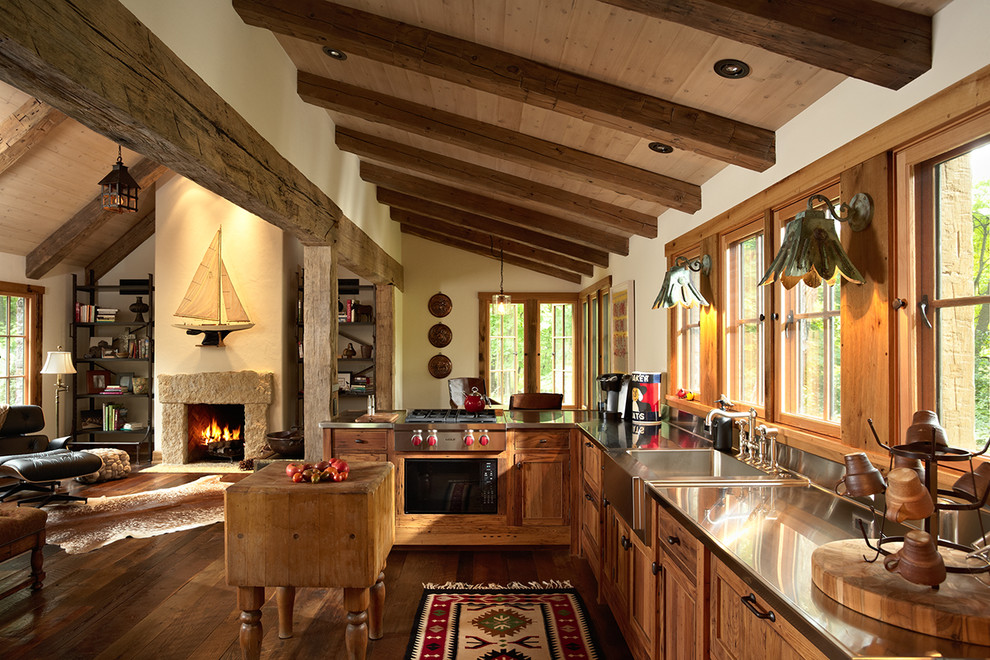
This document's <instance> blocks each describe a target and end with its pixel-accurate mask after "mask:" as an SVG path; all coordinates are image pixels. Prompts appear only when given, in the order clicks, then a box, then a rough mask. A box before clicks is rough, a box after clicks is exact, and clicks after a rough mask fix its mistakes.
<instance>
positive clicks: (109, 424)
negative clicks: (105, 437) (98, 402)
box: [103, 403, 127, 431]
mask: <svg viewBox="0 0 990 660" xmlns="http://www.w3.org/2000/svg"><path fill="white" fill-rule="evenodd" d="M126 419H127V408H124V407H123V406H121V405H118V404H116V403H105V404H103V430H104V431H119V430H120V429H121V428H123V426H124V421H125V420H126Z"/></svg>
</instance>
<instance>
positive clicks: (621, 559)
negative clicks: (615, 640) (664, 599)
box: [602, 507, 632, 620]
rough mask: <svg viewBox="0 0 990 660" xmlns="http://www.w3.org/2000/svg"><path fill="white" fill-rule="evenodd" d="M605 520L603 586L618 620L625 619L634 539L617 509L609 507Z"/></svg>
mask: <svg viewBox="0 0 990 660" xmlns="http://www.w3.org/2000/svg"><path fill="white" fill-rule="evenodd" d="M605 520H606V523H605V547H604V552H603V555H604V560H605V570H604V571H603V575H602V582H603V585H602V586H603V590H604V591H605V593H606V596H608V600H609V605H610V606H611V607H612V614H613V615H614V616H615V618H616V620H625V619H626V615H627V614H628V611H629V580H630V562H631V555H630V552H629V550H628V547H631V546H632V541H630V540H629V536H630V531H629V526H628V525H626V522H625V521H624V520H623V519H622V518H621V517H620V516H619V515H618V514H617V513H616V512H615V509H613V508H612V507H608V508H607V509H606V510H605Z"/></svg>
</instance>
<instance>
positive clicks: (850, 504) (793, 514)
mask: <svg viewBox="0 0 990 660" xmlns="http://www.w3.org/2000/svg"><path fill="white" fill-rule="evenodd" d="M579 426H580V428H582V430H584V432H585V433H586V434H587V435H588V436H590V437H591V438H592V439H594V440H595V441H596V442H597V443H598V444H599V445H601V447H602V448H603V449H605V450H606V451H607V452H608V453H609V455H610V457H612V458H613V459H614V460H616V462H618V463H619V464H620V465H622V466H623V467H627V468H628V469H630V470H632V471H637V470H638V469H639V468H638V466H637V465H636V464H635V460H634V459H633V458H632V457H630V456H629V454H627V453H626V450H627V449H630V448H634V447H637V446H639V447H642V446H644V440H645V439H646V438H648V437H649V436H644V435H642V434H634V433H633V430H632V428H631V425H629V424H621V423H615V422H612V421H602V422H586V423H583V424H579ZM655 428H656V433H657V435H656V436H655V437H654V439H652V440H650V441H649V442H647V443H646V444H652V445H654V446H655V447H656V448H658V449H659V450H661V451H671V452H672V455H671V458H672V459H675V457H676V449H677V448H697V447H704V446H706V443H707V440H705V439H703V438H700V437H699V436H697V435H694V434H693V433H691V432H689V431H687V430H685V429H683V428H679V427H678V426H675V425H673V424H668V423H664V424H662V425H660V426H659V427H655ZM639 474H640V476H642V473H641V472H640V473H639ZM651 490H652V492H653V495H654V497H655V499H656V500H657V501H658V502H659V504H660V506H662V507H664V509H666V510H667V511H668V512H670V513H671V515H673V516H674V517H675V518H676V519H677V520H678V521H679V522H681V523H682V524H683V525H684V526H685V527H686V528H687V529H689V530H690V531H691V532H692V533H693V534H694V535H695V536H696V537H697V538H698V539H699V540H700V541H701V542H702V543H703V544H704V545H705V546H706V547H708V548H709V549H710V550H711V551H712V553H713V554H715V555H716V556H717V557H718V558H719V560H721V561H722V562H723V563H725V564H726V565H728V566H729V567H730V568H732V569H733V570H734V571H735V572H736V573H737V574H738V575H740V577H742V579H743V580H744V581H745V582H746V583H747V584H748V585H749V586H750V587H751V588H752V589H753V591H754V592H755V593H757V594H758V595H759V596H760V597H761V598H763V599H764V600H765V601H766V602H767V604H768V605H769V606H770V607H771V608H773V609H775V610H777V611H778V612H779V613H780V614H782V615H783V616H784V617H785V618H786V619H787V620H788V621H789V622H790V623H792V624H793V625H794V626H795V627H796V628H797V629H798V630H800V631H801V633H802V634H804V635H805V636H807V637H808V638H809V639H810V640H811V641H812V642H813V643H814V644H815V645H816V646H817V647H818V648H819V649H821V650H822V652H824V653H825V654H826V655H828V656H829V657H834V658H859V657H891V656H894V657H930V656H931V655H932V654H941V655H942V656H946V657H958V658H990V647H985V646H976V645H970V644H960V643H955V642H952V641H950V640H946V639H940V638H936V637H931V636H927V635H920V634H918V633H915V632H912V631H910V630H906V629H904V628H898V627H896V626H892V625H890V624H886V623H883V622H881V621H878V620H876V619H872V618H870V617H867V616H864V615H862V614H858V613H856V612H854V611H853V610H850V609H849V608H846V607H844V606H842V605H840V604H839V603H837V602H836V601H833V600H832V599H831V598H829V597H828V596H826V595H825V594H823V593H822V592H821V591H820V590H819V589H818V588H817V587H815V586H814V584H813V583H812V581H811V555H812V552H814V550H815V549H816V548H817V547H818V546H820V545H823V544H825V543H829V542H831V541H835V540H839V539H847V538H860V537H861V534H860V532H859V529H858V527H856V520H857V519H862V520H864V521H865V522H867V523H870V522H871V520H872V518H871V514H870V511H869V509H868V508H866V507H865V506H862V505H861V504H860V503H857V502H854V501H852V500H849V499H847V498H842V497H838V496H837V495H835V494H834V493H832V492H831V491H828V490H826V489H824V488H821V487H819V486H816V485H813V484H812V485H808V486H786V487H776V486H762V487H756V486H749V487H733V488H724V487H719V488H713V487H683V488H662V489H660V488H653V487H652V486H651ZM900 529H901V530H903V528H900ZM884 531H885V533H887V534H898V533H903V531H901V532H899V531H898V527H897V526H895V525H891V524H889V523H888V524H887V526H886V527H885V529H884ZM865 550H866V547H865V544H864V551H865ZM988 588H990V587H988ZM918 589H926V587H918Z"/></svg>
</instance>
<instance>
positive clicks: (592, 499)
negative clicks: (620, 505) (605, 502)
mask: <svg viewBox="0 0 990 660" xmlns="http://www.w3.org/2000/svg"><path fill="white" fill-rule="evenodd" d="M584 499H586V500H588V501H589V502H594V501H595V498H594V497H592V496H591V494H590V493H585V494H584Z"/></svg>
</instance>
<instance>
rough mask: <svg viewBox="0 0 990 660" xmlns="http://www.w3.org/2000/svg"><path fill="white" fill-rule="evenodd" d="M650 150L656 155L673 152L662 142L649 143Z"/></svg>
mask: <svg viewBox="0 0 990 660" xmlns="http://www.w3.org/2000/svg"><path fill="white" fill-rule="evenodd" d="M650 149H653V151H655V152H657V153H658V154H669V153H671V152H673V151H674V148H673V147H672V146H670V145H669V144H664V143H663V142H650Z"/></svg>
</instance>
